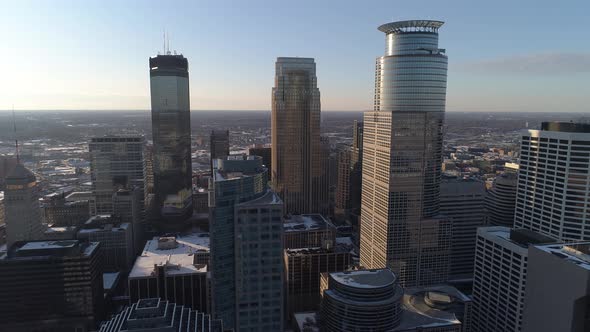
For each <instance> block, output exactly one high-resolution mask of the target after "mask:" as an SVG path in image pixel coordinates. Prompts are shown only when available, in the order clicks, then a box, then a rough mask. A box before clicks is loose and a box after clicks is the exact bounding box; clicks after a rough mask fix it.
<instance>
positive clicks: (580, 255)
mask: <svg viewBox="0 0 590 332" xmlns="http://www.w3.org/2000/svg"><path fill="white" fill-rule="evenodd" d="M535 247H536V248H537V249H540V250H542V251H544V252H547V253H550V254H553V255H555V256H557V257H559V258H561V259H564V260H566V261H568V262H570V263H572V264H575V265H578V266H579V267H581V268H584V269H586V270H590V242H580V243H568V244H549V245H538V246H535Z"/></svg>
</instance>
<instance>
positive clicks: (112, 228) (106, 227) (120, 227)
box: [78, 222, 130, 234]
mask: <svg viewBox="0 0 590 332" xmlns="http://www.w3.org/2000/svg"><path fill="white" fill-rule="evenodd" d="M93 226H94V225H93ZM96 226H98V227H92V228H83V229H81V230H80V231H78V233H80V234H86V233H96V232H124V231H126V230H128V229H129V227H130V225H129V223H126V222H125V223H120V224H103V225H96Z"/></svg>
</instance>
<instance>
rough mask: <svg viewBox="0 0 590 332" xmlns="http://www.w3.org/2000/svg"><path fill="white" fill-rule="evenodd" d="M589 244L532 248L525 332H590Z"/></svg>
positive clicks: (527, 285)
mask: <svg viewBox="0 0 590 332" xmlns="http://www.w3.org/2000/svg"><path fill="white" fill-rule="evenodd" d="M589 299H590V242H581V243H569V244H567V245H564V244H550V245H538V246H530V247H529V256H528V266H527V280H526V291H525V297H524V313H523V321H522V331H524V332H536V331H576V332H578V331H580V332H581V331H590V320H589V319H588V300H589Z"/></svg>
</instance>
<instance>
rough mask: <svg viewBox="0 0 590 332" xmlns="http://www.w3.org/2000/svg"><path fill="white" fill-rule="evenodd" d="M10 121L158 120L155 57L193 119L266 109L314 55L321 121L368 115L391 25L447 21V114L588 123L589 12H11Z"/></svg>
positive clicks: (469, 5)
mask: <svg viewBox="0 0 590 332" xmlns="http://www.w3.org/2000/svg"><path fill="white" fill-rule="evenodd" d="M0 12H1V13H2V17H1V18H0V31H1V34H2V35H1V36H2V38H0V41H1V42H2V43H3V47H2V48H1V50H2V51H1V52H0V63H2V64H3V71H2V76H1V79H0V110H9V109H11V108H12V107H13V105H14V109H15V110H17V111H19V110H102V109H105V110H136V109H137V110H147V109H149V108H150V100H149V69H148V58H149V57H150V56H153V55H155V54H157V52H159V51H160V52H161V51H162V48H163V31H164V30H166V31H167V32H168V34H169V36H170V37H169V39H170V49H171V50H177V51H178V52H179V53H182V54H183V55H184V56H186V57H187V58H188V60H189V73H190V93H191V109H192V110H197V111H198V110H269V109H270V104H271V89H272V86H273V84H274V62H275V60H276V58H277V57H279V56H302V57H313V58H315V60H316V63H317V76H318V87H319V89H320V92H321V103H322V110H323V111H331V110H342V111H345V110H351V111H361V110H369V109H371V107H372V104H373V94H374V68H375V59H376V58H377V57H379V56H381V55H383V53H384V50H385V36H384V34H383V33H382V32H379V31H378V30H377V27H378V26H379V25H381V24H384V23H388V22H392V21H398V20H409V19H433V20H442V21H445V24H444V25H443V27H442V28H441V29H440V30H439V35H440V36H439V37H440V40H439V43H440V44H439V47H441V48H445V49H446V51H447V55H448V57H449V72H448V91H447V111H462V112H475V111H482V112H494V111H508V112H511V111H543V112H588V111H590V106H589V105H590V102H589V101H590V97H589V96H590V84H589V82H590V42H589V37H588V36H589V35H590V25H589V24H588V13H590V1H587V0H566V1H555V0H552V1H549V0H536V1H532V0H518V1H514V0H511V1H504V0H494V1H476V0H475V1H474V0H471V1H462V0H461V1H459V0H446V1H441V0H437V1H431V0H421V1H409V0H405V1H398V0H383V1H381V0H379V1H377V0H375V1H373V0H363V1H358V0H357V1H352V0H351V1H349V0H297V1H281V0H274V1H271V0H266V1H262V0H249V1H245V0H244V1H226V0H217V1H196V0H194V1H173V0H167V1H161V0H160V1H151V0H138V1H123V0H119V1H111V0H100V1H94V0H84V1H59V0H53V1H49V0H45V1H41V0H39V1H27V0H19V1H10V0H0Z"/></svg>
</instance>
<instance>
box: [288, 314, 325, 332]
mask: <svg viewBox="0 0 590 332" xmlns="http://www.w3.org/2000/svg"><path fill="white" fill-rule="evenodd" d="M319 318H320V315H319V314H318V313H317V312H316V311H308V312H296V313H294V314H293V319H295V324H297V326H298V327H299V331H305V332H320V324H319Z"/></svg>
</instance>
